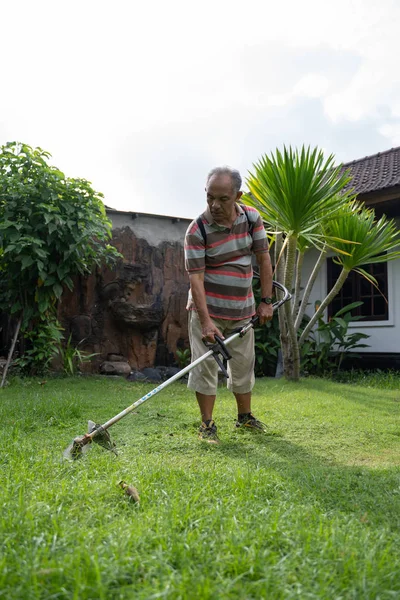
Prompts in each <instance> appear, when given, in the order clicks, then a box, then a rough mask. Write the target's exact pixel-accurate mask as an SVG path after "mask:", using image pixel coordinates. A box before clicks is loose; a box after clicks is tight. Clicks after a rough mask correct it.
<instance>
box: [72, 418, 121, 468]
mask: <svg viewBox="0 0 400 600" xmlns="http://www.w3.org/2000/svg"><path fill="white" fill-rule="evenodd" d="M92 442H95V443H96V444H99V446H101V447H102V448H104V449H105V450H109V451H110V452H113V453H114V454H115V455H116V456H117V454H118V452H117V448H116V445H115V443H114V442H113V441H112V440H111V436H110V434H109V433H108V431H107V430H106V429H103V428H102V426H101V425H98V424H96V423H95V422H94V421H88V433H86V434H85V435H83V436H81V437H76V438H75V439H74V440H73V441H72V443H71V444H70V445H69V446H68V448H66V449H65V450H64V452H63V457H64V458H65V459H66V460H78V459H79V458H82V456H83V455H84V454H86V452H87V451H88V450H89V444H91V443H92Z"/></svg>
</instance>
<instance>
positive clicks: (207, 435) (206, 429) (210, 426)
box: [199, 420, 219, 444]
mask: <svg viewBox="0 0 400 600" xmlns="http://www.w3.org/2000/svg"><path fill="white" fill-rule="evenodd" d="M199 438H200V439H201V440H203V441H204V442H208V443H209V444H219V439H218V435H217V426H216V424H215V423H214V421H212V420H210V421H205V422H204V423H202V424H201V425H200V429H199Z"/></svg>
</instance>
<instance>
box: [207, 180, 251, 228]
mask: <svg viewBox="0 0 400 600" xmlns="http://www.w3.org/2000/svg"><path fill="white" fill-rule="evenodd" d="M206 192H207V204H208V207H209V209H210V212H211V214H212V217H213V219H214V221H215V222H216V223H224V222H226V221H230V220H231V219H232V216H233V215H234V214H235V203H236V202H237V201H238V200H239V198H240V196H241V195H242V192H236V191H235V190H234V189H233V185H232V179H231V178H230V176H229V175H214V176H213V177H211V179H210V180H209V181H208V183H207V187H206Z"/></svg>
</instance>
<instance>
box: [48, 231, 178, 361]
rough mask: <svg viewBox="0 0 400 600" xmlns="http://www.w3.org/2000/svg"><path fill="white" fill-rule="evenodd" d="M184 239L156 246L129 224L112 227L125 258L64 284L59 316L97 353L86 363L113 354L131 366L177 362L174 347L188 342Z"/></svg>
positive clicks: (75, 337)
mask: <svg viewBox="0 0 400 600" xmlns="http://www.w3.org/2000/svg"><path fill="white" fill-rule="evenodd" d="M149 237H150V236H149ZM182 242H183V239H182V241H180V242H178V241H174V242H171V241H164V242H161V243H159V244H158V245H157V246H153V245H150V244H149V242H148V241H147V240H146V239H143V238H139V237H137V236H136V235H135V232H134V231H133V229H132V228H131V227H128V226H126V227H123V228H120V229H116V230H114V231H113V241H112V243H113V245H115V247H116V248H117V249H118V250H119V252H120V253H121V254H122V255H123V260H121V261H119V262H118V264H117V265H116V266H115V267H114V268H113V269H109V268H107V267H103V268H101V269H96V271H95V272H94V273H93V274H92V275H90V276H88V277H79V278H77V279H76V282H75V287H74V289H73V291H72V292H70V291H69V290H65V292H64V293H63V296H62V302H61V303H60V306H59V318H60V321H61V323H62V324H63V326H64V328H65V330H66V336H68V335H69V332H70V333H72V339H73V342H74V343H78V342H80V341H81V340H83V341H82V342H81V344H80V348H82V349H83V350H85V351H88V352H91V353H93V352H96V353H98V356H97V357H96V358H95V359H94V360H93V361H92V363H91V364H90V365H88V366H87V369H90V370H91V371H98V369H99V366H100V364H101V363H102V362H104V361H106V360H107V359H109V358H110V355H117V356H119V357H121V358H122V357H123V358H125V360H126V361H127V362H128V363H129V365H130V366H131V368H132V369H143V368H145V367H151V366H154V365H155V364H157V365H165V366H170V365H174V364H175V363H176V354H175V353H176V350H177V349H178V348H186V347H187V346H188V331H187V312H186V309H185V306H186V300H187V292H188V288H189V283H188V277H187V274H186V273H185V270H184V256H183V244H182Z"/></svg>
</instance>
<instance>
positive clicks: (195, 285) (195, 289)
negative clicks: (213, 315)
mask: <svg viewBox="0 0 400 600" xmlns="http://www.w3.org/2000/svg"><path fill="white" fill-rule="evenodd" d="M190 289H191V291H192V298H193V302H194V305H195V307H196V310H197V314H198V316H199V319H200V323H201V324H202V325H205V324H207V323H208V322H209V321H210V315H209V313H208V308H207V301H206V292H205V289H204V274H203V273H202V274H201V275H200V274H196V275H191V276H190Z"/></svg>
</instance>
